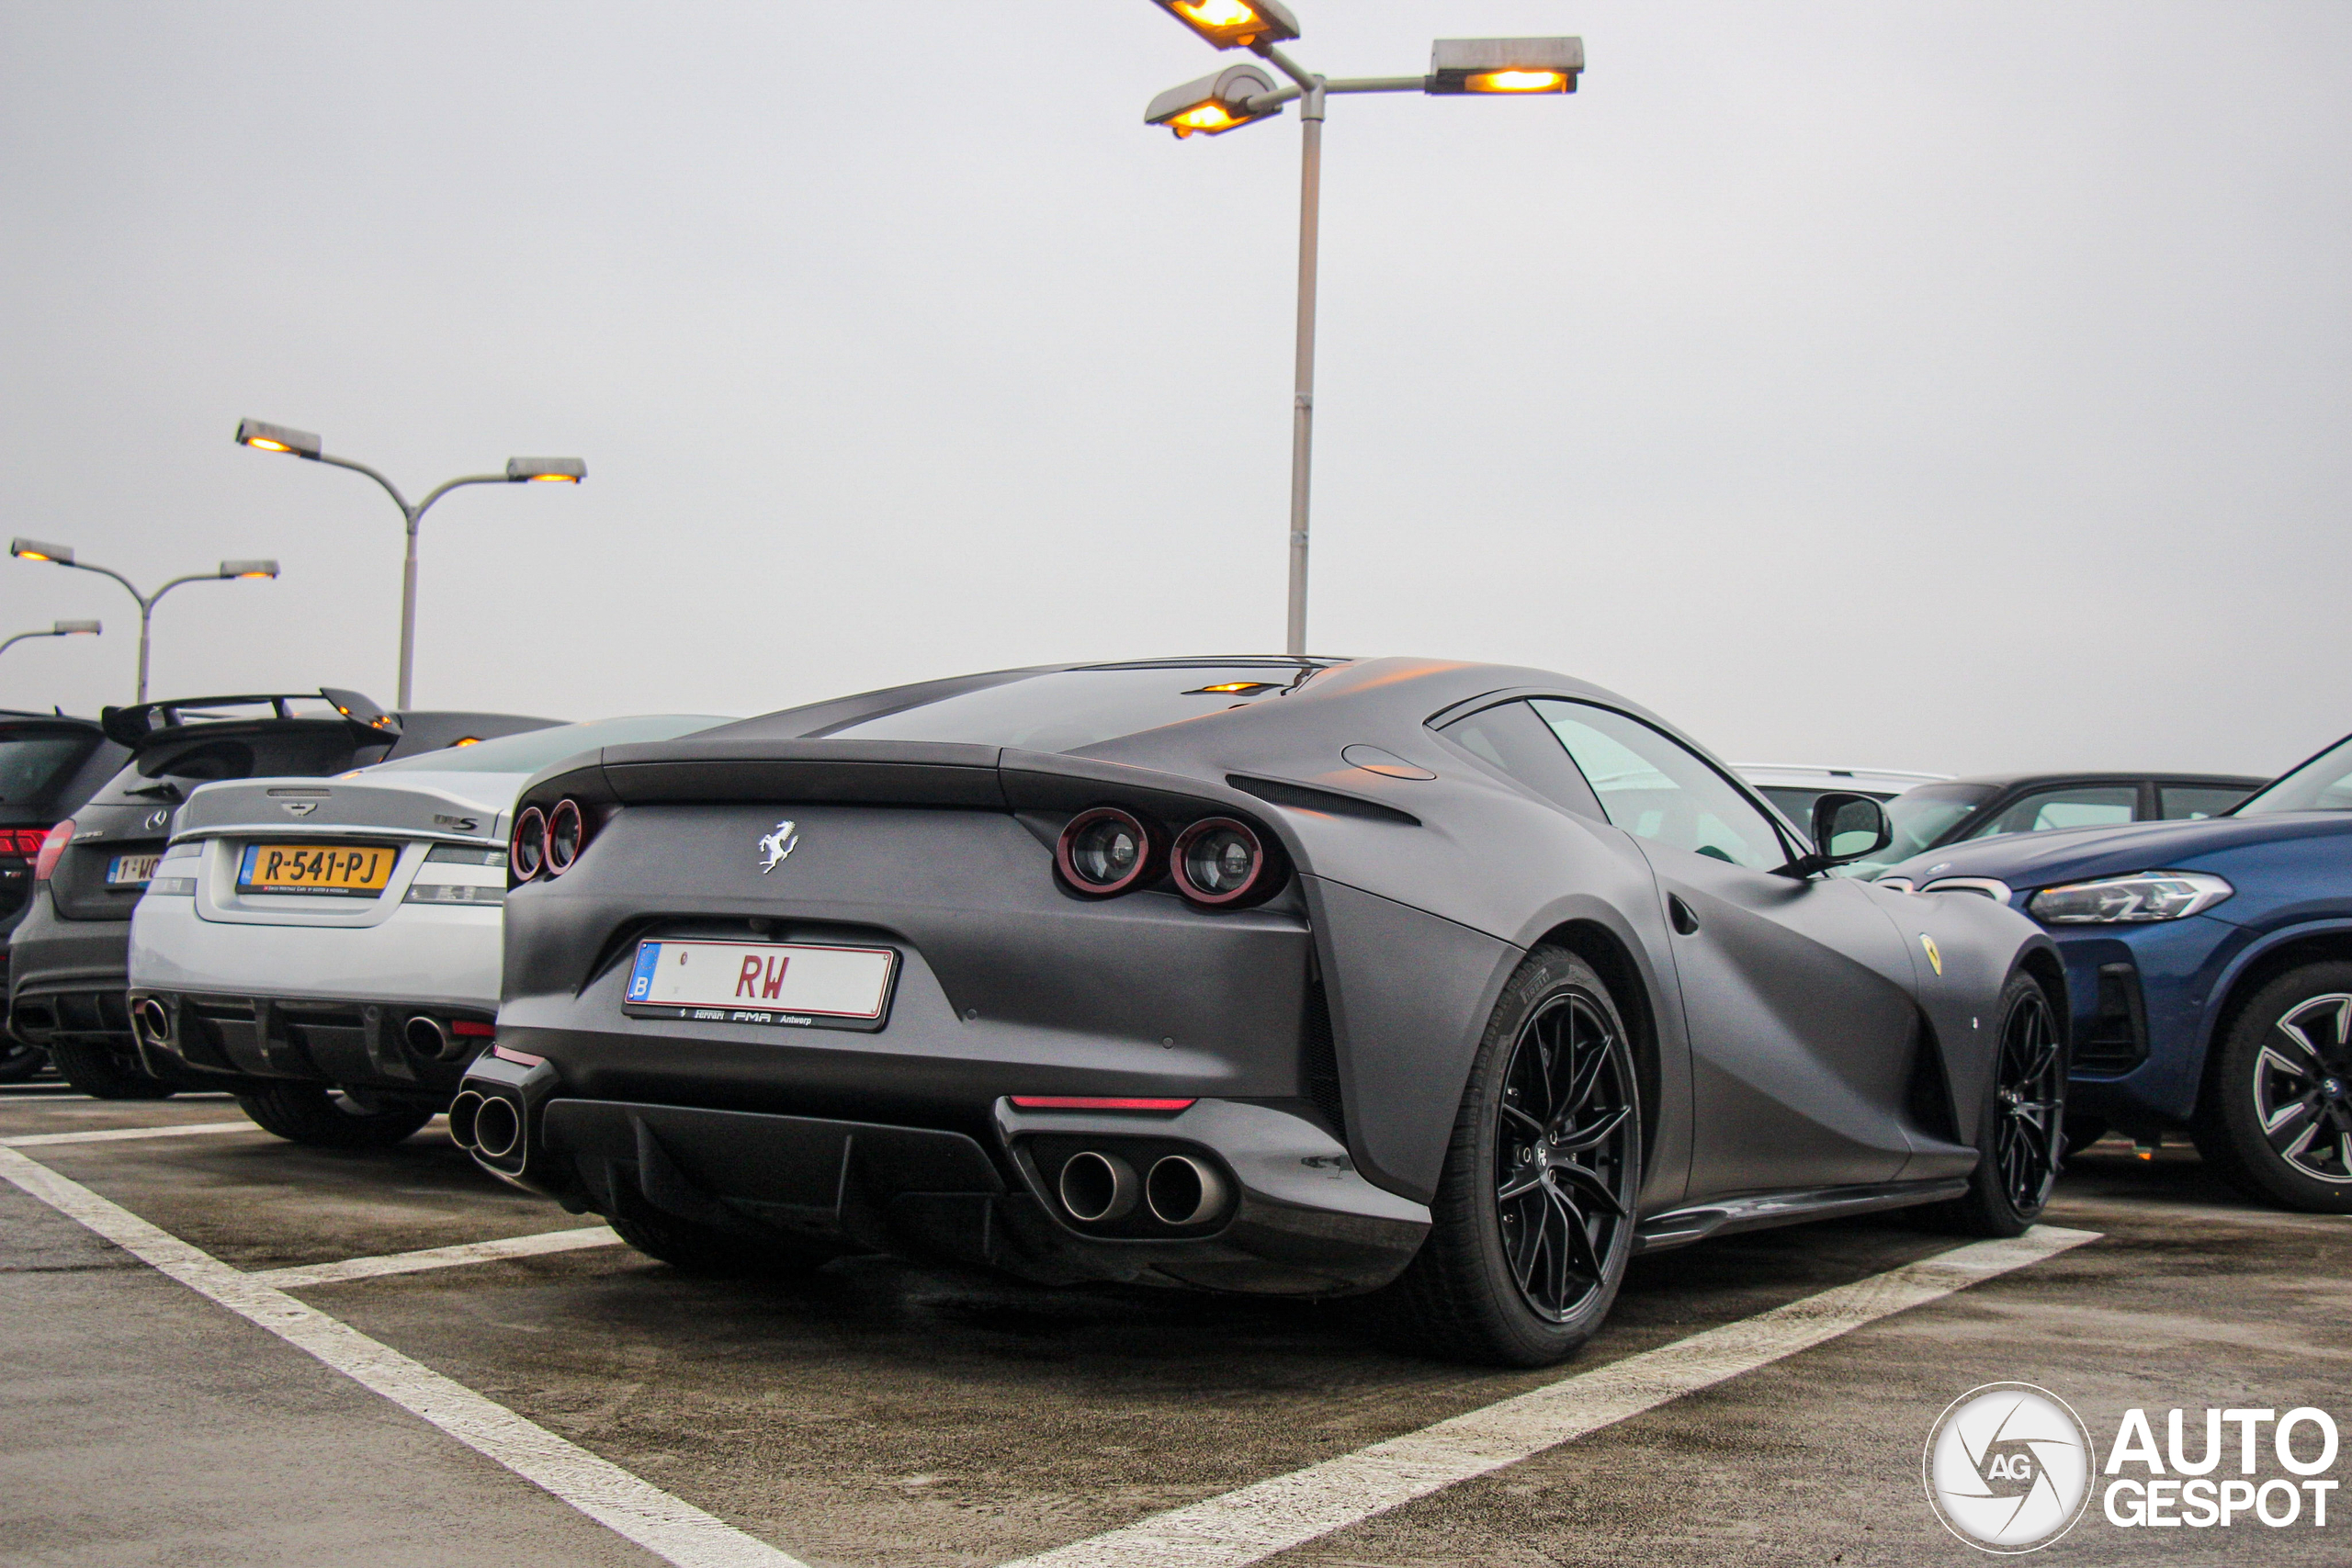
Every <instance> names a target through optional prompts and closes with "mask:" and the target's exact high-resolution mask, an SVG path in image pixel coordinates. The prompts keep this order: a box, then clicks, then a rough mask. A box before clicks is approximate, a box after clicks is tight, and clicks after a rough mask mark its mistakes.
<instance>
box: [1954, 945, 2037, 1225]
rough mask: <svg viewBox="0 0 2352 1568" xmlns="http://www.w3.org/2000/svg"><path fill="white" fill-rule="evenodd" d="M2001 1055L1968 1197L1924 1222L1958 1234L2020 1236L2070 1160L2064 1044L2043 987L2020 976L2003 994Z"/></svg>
mask: <svg viewBox="0 0 2352 1568" xmlns="http://www.w3.org/2000/svg"><path fill="white" fill-rule="evenodd" d="M1998 1016H1999V1018H2000V1021H2001V1023H2000V1028H1999V1030H1998V1032H1996V1033H1995V1035H1994V1036H1993V1038H1994V1040H1995V1042H1996V1055H1995V1056H1994V1059H1993V1071H1992V1072H1991V1073H1990V1074H1988V1075H1987V1076H1986V1081H1985V1100H1984V1103H1983V1105H1982V1106H1981V1107H1980V1109H1979V1110H1978V1112H1977V1121H1976V1127H1977V1134H1976V1147H1977V1150H1978V1151H1979V1156H1980V1157H1979V1158H1978V1159H1977V1161H1976V1168H1975V1169H1974V1170H1973V1171H1971V1172H1970V1173H1969V1177H1968V1191H1967V1193H1966V1195H1965V1196H1962V1197H1959V1198H1955V1199H1953V1200H1951V1201H1950V1202H1945V1203H1935V1204H1930V1205H1928V1207H1926V1208H1924V1209H1922V1210H1920V1211H1919V1217H1920V1218H1921V1219H1922V1220H1923V1221H1925V1222H1926V1223H1927V1224H1929V1225H1930V1226H1932V1227H1933V1228H1935V1229H1937V1230H1940V1231H1946V1232H1950V1233H1952V1234H1955V1235H1976V1236H2011V1235H2024V1234H2025V1232H2026V1231H2027V1230H2028V1229H2029V1228H2030V1227H2031V1226H2032V1224H2033V1223H2034V1222H2035V1221H2037V1220H2039V1219H2041V1212H2042V1210H2043V1209H2045V1208H2047V1207H2048V1206H2049V1203H2050V1191H2051V1189H2052V1187H2053V1186H2055V1185H2056V1184H2057V1180H2058V1172H2059V1170H2060V1169H2061V1168H2064V1164H2065V1154H2066V1071H2067V1066H2068V1061H2067V1052H2066V1037H2065V1034H2064V1032H2063V1031H2062V1030H2061V1029H2060V1028H2059V1025H2058V1019H2059V1016H2060V1015H2059V1011H2058V1009H2057V1007H2056V1006H2055V1005H2054V1004H2053V1003H2052V1001H2051V999H2050V993H2049V992H2048V991H2046V990H2044V989H2043V988H2042V985H2041V981H2039V980H2037V979H2035V978H2034V977H2033V976H2031V975H2030V974H2028V973H2027V972H2026V971H2024V970H2022V969H2020V970H2018V971H2017V972H2016V973H2015V974H2013V975H2011V976H2009V980H2008V984H2007V985H2006V986H2003V987H2001V1003H2000V1009H1999V1012H1998Z"/></svg>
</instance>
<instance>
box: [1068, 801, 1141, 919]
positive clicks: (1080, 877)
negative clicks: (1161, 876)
mask: <svg viewBox="0 0 2352 1568" xmlns="http://www.w3.org/2000/svg"><path fill="white" fill-rule="evenodd" d="M1166 837H1167V836H1166V835H1165V834H1164V833H1161V832H1159V831H1158V830H1157V829H1153V828H1152V827H1151V826H1150V825H1149V824H1148V823H1146V822H1145V821H1144V819H1143V818H1140V817H1137V816H1136V815H1135V814H1134V813H1132V812H1127V811H1122V810H1120V809H1119V808H1118V807H1115V806H1098V807H1094V808H1093V809H1092V810H1091V811H1081V812H1080V813H1079V814H1078V815H1077V816H1075V817H1073V818H1070V819H1069V826H1068V827H1067V828H1064V829H1062V836H1061V838H1060V840H1058V841H1057V842H1056V843H1055V845H1054V868H1055V869H1056V870H1057V871H1059V872H1060V873H1061V874H1062V880H1063V881H1064V882H1066V883H1068V884H1069V886H1070V887H1071V888H1072V889H1073V890H1074V891H1077V892H1080V893H1083V894H1086V895H1087V896H1088V897H1094V898H1108V897H1111V896H1112V895H1114V894H1117V893H1125V892H1126V891H1127V890H1128V889H1129V888H1131V887H1135V886H1139V885H1141V884H1142V883H1144V882H1145V881H1147V880H1148V879H1149V878H1151V877H1152V876H1154V875H1155V874H1157V873H1158V869H1159V846H1160V845H1161V844H1162V843H1163V842H1165V841H1166Z"/></svg>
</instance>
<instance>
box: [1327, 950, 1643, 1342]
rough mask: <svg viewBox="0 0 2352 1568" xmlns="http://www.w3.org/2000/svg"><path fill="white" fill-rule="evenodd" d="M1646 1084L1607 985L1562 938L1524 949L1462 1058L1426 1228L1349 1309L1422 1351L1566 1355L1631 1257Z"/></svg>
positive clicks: (1612, 1297) (1586, 1333) (1600, 1314)
mask: <svg viewBox="0 0 2352 1568" xmlns="http://www.w3.org/2000/svg"><path fill="white" fill-rule="evenodd" d="M1641 1095H1642V1080H1641V1078H1640V1076H1639V1074H1638V1072H1637V1070H1636V1067H1635V1057H1634V1042H1633V1036H1632V1033H1631V1032H1630V1031H1629V1030H1628V1029H1627V1028H1626V1027H1625V1021H1624V1015H1623V1013H1622V1012H1621V1011H1620V1010H1618V1006H1617V1002H1616V999H1615V998H1613V997H1612V996H1611V994H1610V991H1609V987H1608V985H1607V983H1606V982H1604V981H1603V980H1602V979H1601V977H1600V975H1599V974H1598V973H1596V972H1595V971H1594V970H1593V968H1592V966H1591V965H1590V964H1587V963H1586V962H1585V961H1584V960H1583V959H1581V958H1579V957H1577V955H1576V954H1575V953H1570V952H1568V951H1566V949H1563V948H1557V947H1538V948H1536V949H1535V950H1533V951H1532V952H1531V953H1529V954H1528V955H1527V957H1526V958H1525V959H1524V960H1522V961H1521V964H1520V966H1519V968H1518V970H1517V971H1516V972H1515V973H1514V974H1513V975H1512V976H1511V977H1510V983H1509V984H1507V985H1505V986H1504V987H1503V994H1502V997H1501V998H1500V999H1499V1000H1498V1001H1497V1003H1496V1004H1495V1010H1494V1013H1493V1015H1492V1016H1491V1017H1490V1018H1489V1019H1488V1020H1487V1030H1486V1033H1485V1036H1484V1037H1483V1039H1482V1040H1481V1041H1480V1043H1479V1046H1478V1052H1477V1055H1476V1057H1475V1058H1474V1059H1473V1060H1472V1062H1471V1064H1470V1071H1469V1075H1468V1081H1467V1082H1466V1084H1465V1085H1464V1090H1463V1095H1462V1101H1461V1106H1460V1109H1459V1110H1458V1111H1457V1112H1456V1113H1455V1116H1454V1122H1453V1141H1452V1143H1451V1144H1450V1145H1448V1146H1447V1149H1446V1154H1445V1163H1444V1165H1443V1167H1442V1168H1441V1170H1440V1172H1439V1176H1438V1184H1437V1192H1436V1195H1435V1196H1434V1197H1433V1198H1432V1199H1431V1201H1430V1220H1431V1224H1430V1234H1429V1235H1428V1236H1427V1238H1425V1239H1424V1240H1423V1242H1422V1243H1421V1249H1420V1251H1419V1252H1418V1253H1416V1254H1415V1255H1414V1258H1413V1260H1412V1262H1411V1263H1409V1264H1408V1265H1407V1266H1406V1268H1405V1271H1404V1272H1403V1273H1402V1274H1400V1275H1398V1276H1397V1279H1396V1280H1394V1281H1393V1282H1392V1283H1390V1284H1388V1285H1387V1286H1385V1287H1384V1288H1383V1289H1381V1290H1380V1291H1378V1292H1374V1294H1373V1295H1371V1296H1369V1297H1366V1298H1363V1304H1362V1306H1361V1307H1360V1308H1357V1309H1354V1310H1357V1311H1360V1312H1362V1313H1363V1314H1365V1315H1366V1316H1367V1317H1368V1318H1369V1320H1370V1326H1372V1327H1373V1328H1374V1330H1375V1331H1376V1332H1378V1333H1380V1334H1381V1335H1382V1337H1385V1338H1386V1339H1388V1340H1389V1341H1390V1343H1392V1344H1394V1345H1395V1346H1397V1348H1399V1349H1402V1350H1406V1351H1408V1352H1410V1353H1413V1354H1416V1355H1430V1354H1432V1353H1434V1354H1437V1355H1442V1356H1450V1357H1453V1358H1455V1359H1460V1360H1465V1361H1476V1362H1482V1363H1485V1364H1487V1365H1489V1366H1508V1367H1542V1366H1549V1365H1551V1364H1552V1363H1553V1362H1555V1361H1559V1360H1562V1359H1566V1357H1568V1356H1571V1355H1573V1354H1575V1352H1576V1351H1577V1348H1578V1347H1580V1346H1581V1345H1583V1344H1584V1342H1585V1341H1586V1340H1587V1339H1589V1338H1590V1337H1591V1336H1592V1332H1593V1330H1594V1329H1596V1328H1598V1327H1599V1326H1600V1323H1601V1320H1602V1319H1604V1318H1605V1317H1607V1316H1608V1315H1609V1309H1610V1306H1611V1304H1612V1303H1614V1302H1615V1301H1616V1299H1617V1290H1618V1287H1619V1286H1620V1285H1621V1284H1623V1281H1624V1278H1625V1265H1626V1262H1627V1260H1628V1259H1629V1258H1631V1257H1632V1256H1633V1250H1634V1199H1635V1197H1636V1195H1637V1194H1638V1193H1639V1191H1640V1189H1641V1179H1642V1159H1643V1154H1642V1150H1643V1142H1642V1139H1643V1128H1642V1110H1641V1106H1642V1101H1641Z"/></svg>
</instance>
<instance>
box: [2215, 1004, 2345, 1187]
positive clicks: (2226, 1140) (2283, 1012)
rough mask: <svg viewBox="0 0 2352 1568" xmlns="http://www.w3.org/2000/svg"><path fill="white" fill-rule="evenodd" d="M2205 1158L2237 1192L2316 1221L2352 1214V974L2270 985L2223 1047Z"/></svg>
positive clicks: (2239, 1019) (2242, 1014) (2238, 1021)
mask: <svg viewBox="0 0 2352 1568" xmlns="http://www.w3.org/2000/svg"><path fill="white" fill-rule="evenodd" d="M2195 1132H2196V1137H2197V1149H2198V1152H2199V1154H2200V1155H2202V1156H2204V1159H2205V1163H2206V1164H2208V1165H2210V1166H2212V1167H2213V1168H2215V1169H2216V1170H2217V1171H2219V1172H2220V1173H2221V1175H2222V1177H2223V1178H2224V1179H2227V1180H2228V1181H2229V1182H2230V1183H2231V1185H2233V1186H2234V1187H2236V1188H2237V1189H2238V1190H2240V1191H2242V1192H2245V1193H2246V1194H2247V1195H2248V1196H2250V1197H2253V1198H2256V1199H2260V1200H2262V1201H2267V1202H2273V1203H2282V1204H2284V1205H2286V1206H2287V1207H2288V1208H2290V1209H2301V1210H2305V1211H2307V1212H2309V1213H2330V1214H2343V1213H2352V964H2345V963H2330V964H2307V965H2305V966H2304V967H2302V968H2301V969H2297V970H2293V971H2291V972H2290V973H2288V974H2286V975H2282V976H2279V977H2278V979H2276V980H2273V981H2271V982H2270V983H2269V984H2268V985H2267V986H2265V987H2262V989H2260V990H2259V991H2257V992H2256V993H2255V994H2254V997H2253V998H2252V999H2250V1000H2249V1001H2248V1002H2247V1003H2246V1005H2245V1007H2244V1008H2243V1009H2241V1010H2239V1012H2238V1014H2237V1017H2236V1019H2235V1021H2233V1025H2232V1027H2231V1029H2230V1031H2229V1032H2228V1034H2227V1036H2226V1037H2225V1038H2223V1039H2221V1040H2217V1041H2216V1042H2215V1043H2214V1046H2213V1057H2212V1060H2211V1064H2210V1065H2209V1067H2208V1076H2207V1078H2206V1082H2205V1088H2204V1092H2203V1094H2202V1096H2201V1097H2200V1103H2199V1109H2198V1120H2197V1123H2196V1127H2195Z"/></svg>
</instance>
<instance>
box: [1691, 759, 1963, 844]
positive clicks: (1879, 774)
mask: <svg viewBox="0 0 2352 1568" xmlns="http://www.w3.org/2000/svg"><path fill="white" fill-rule="evenodd" d="M1732 767H1733V768H1734V769H1736V771H1737V772H1738V773H1739V776H1740V777H1741V778H1744V779H1746V780H1747V782H1748V783H1749V784H1754V785H1755V786H1756V788H1757V789H1758V791H1759V792H1760V793H1761V794H1762V795H1763V796H1764V798H1765V799H1767V800H1769V801H1770V802H1771V803H1772V804H1773V805H1774V806H1777V807H1780V808H1781V816H1783V817H1785V818H1788V819H1789V820H1790V821H1791V822H1792V823H1793V824H1795V825H1796V826H1797V827H1798V828H1800V829H1804V831H1805V832H1807V833H1810V832H1812V831H1813V803H1814V802H1815V801H1816V800H1818V799H1820V798H1821V797H1822V796H1823V795H1828V794H1831V793H1833V792H1843V793H1845V794H1849V795H1869V796H1870V797H1871V799H1872V800H1893V799H1894V797H1895V796H1896V795H1901V794H1902V793H1903V792H1904V791H1905V790H1906V789H1910V788H1912V787H1913V786H1914V785H1917V784H1941V783H1943V782H1944V781H1945V780H1947V779H1949V778H1951V774H1950V773H1905V772H1903V771H1901V770H1899V769H1895V768H1826V767H1821V766H1818V765H1816V764H1815V763H1811V762H1734V763H1733V764H1732Z"/></svg>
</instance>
